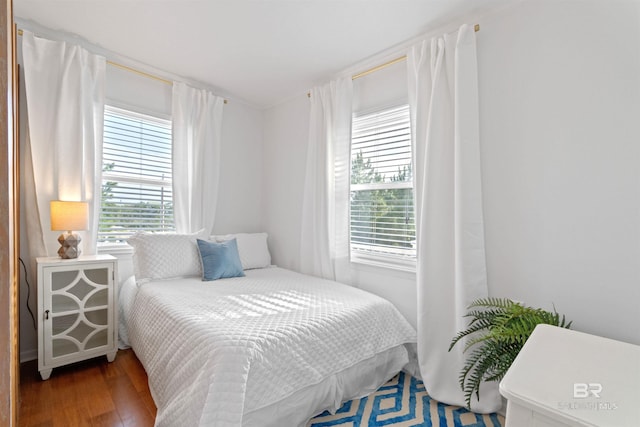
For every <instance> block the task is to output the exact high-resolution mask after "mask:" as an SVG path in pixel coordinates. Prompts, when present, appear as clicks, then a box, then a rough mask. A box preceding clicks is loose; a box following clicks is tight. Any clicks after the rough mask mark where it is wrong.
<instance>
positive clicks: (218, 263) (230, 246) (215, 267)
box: [198, 239, 244, 281]
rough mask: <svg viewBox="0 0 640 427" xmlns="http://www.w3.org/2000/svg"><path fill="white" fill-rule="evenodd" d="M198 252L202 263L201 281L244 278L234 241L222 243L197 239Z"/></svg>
mask: <svg viewBox="0 0 640 427" xmlns="http://www.w3.org/2000/svg"><path fill="white" fill-rule="evenodd" d="M198 252H200V260H201V261H202V280H207V281H208V280H218V279H224V278H229V277H244V271H243V270H242V263H241V262H240V255H239V254H238V243H237V242H236V239H232V240H228V241H226V242H223V243H216V242H210V241H208V240H201V239H198Z"/></svg>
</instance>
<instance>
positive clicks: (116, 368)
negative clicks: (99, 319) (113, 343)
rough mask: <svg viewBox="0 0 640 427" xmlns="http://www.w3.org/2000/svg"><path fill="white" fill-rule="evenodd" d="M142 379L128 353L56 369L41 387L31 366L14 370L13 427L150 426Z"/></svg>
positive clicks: (150, 404)
mask: <svg viewBox="0 0 640 427" xmlns="http://www.w3.org/2000/svg"><path fill="white" fill-rule="evenodd" d="M155 416H156V407H155V404H154V403H153V399H152V398H151V394H150V393H149V387H148V385H147V374H146V373H145V371H144V368H143V367H142V365H141V364H140V362H139V361H138V359H137V358H136V356H135V354H134V353H133V351H132V350H120V351H118V355H117V357H116V359H115V360H114V361H113V363H108V362H107V358H106V357H104V356H103V357H99V358H96V359H91V360H87V361H84V362H80V363H76V364H73V365H70V366H64V367H60V368H56V369H54V370H53V372H52V374H51V378H49V379H48V380H47V381H42V379H41V378H40V374H39V373H38V363H37V361H35V360H34V361H31V362H27V363H24V364H22V366H21V367H20V414H19V426H24V427H35V426H38V427H45V426H47V427H48V426H54V427H57V426H65V427H70V426H105V427H111V426H114V427H115V426H123V427H124V426H131V427H133V426H135V427H145V426H153V421H154V419H155Z"/></svg>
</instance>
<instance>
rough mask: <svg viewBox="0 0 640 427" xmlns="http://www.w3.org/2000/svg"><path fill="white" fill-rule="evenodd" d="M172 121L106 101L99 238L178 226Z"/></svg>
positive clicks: (112, 238) (111, 240)
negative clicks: (172, 181)
mask: <svg viewBox="0 0 640 427" xmlns="http://www.w3.org/2000/svg"><path fill="white" fill-rule="evenodd" d="M171 192H172V189H171V121H170V120H165V119H161V118H157V117H152V116H148V115H144V114H140V113H136V112H133V111H128V110H123V109H121V108H115V107H112V106H105V112H104V142H103V160H102V205H101V211H100V225H99V228H98V241H99V242H103V243H104V242H109V243H120V242H123V241H124V240H125V239H126V238H127V237H129V236H131V235H132V234H133V233H135V232H137V231H155V232H158V231H173V230H174V223H173V202H172V195H171Z"/></svg>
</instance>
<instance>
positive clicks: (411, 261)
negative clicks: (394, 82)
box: [349, 103, 416, 272]
mask: <svg viewBox="0 0 640 427" xmlns="http://www.w3.org/2000/svg"><path fill="white" fill-rule="evenodd" d="M399 108H403V109H405V110H406V117H407V124H408V127H409V135H410V130H411V128H410V126H411V123H410V114H409V106H408V105H407V104H406V103H402V104H395V105H391V106H386V107H384V108H377V109H375V110H369V111H365V112H360V113H355V114H354V115H353V121H354V123H356V122H357V120H358V119H359V118H363V117H367V116H371V115H374V114H379V113H384V112H388V111H391V110H396V109H399ZM352 130H353V131H355V126H353V125H352ZM354 133H355V132H354ZM354 137H356V136H355V135H352V144H353V141H354V139H353V138H354ZM409 149H410V150H411V149H412V147H411V136H409ZM353 150H354V146H352V152H351V162H353V158H354V157H353V156H354V153H353ZM412 156H413V153H410V155H409V160H410V162H411V157H412ZM352 165H353V163H352ZM350 173H351V170H350ZM349 182H350V183H351V176H350V180H349ZM389 189H411V190H412V191H411V196H412V197H413V179H411V181H396V182H389V181H385V182H377V183H365V184H350V191H349V194H350V198H351V195H352V193H353V192H354V191H369V190H389ZM351 207H352V203H351V199H350V202H349V208H350V211H349V244H350V258H351V262H353V263H359V264H367V265H371V266H376V267H382V268H391V269H395V270H401V271H408V272H415V270H416V253H415V246H414V250H413V254H412V255H409V254H406V251H405V254H404V255H394V254H392V253H391V252H392V251H388V252H385V251H380V252H377V251H372V250H370V249H369V250H367V249H364V246H366V245H358V243H354V242H353V241H352V226H353V221H352V216H351ZM412 207H413V204H412ZM412 214H413V222H414V232H415V211H413V212H412ZM414 240H415V235H414ZM359 246H360V247H359ZM388 249H391V248H388Z"/></svg>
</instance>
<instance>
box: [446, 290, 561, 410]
mask: <svg viewBox="0 0 640 427" xmlns="http://www.w3.org/2000/svg"><path fill="white" fill-rule="evenodd" d="M468 310H469V312H468V313H467V314H466V315H465V317H470V318H471V321H470V322H469V326H468V328H467V329H465V330H464V331H460V332H459V333H458V334H457V335H456V336H455V337H454V338H453V339H452V340H451V345H450V346H449V351H451V349H452V348H453V347H454V346H455V345H456V344H457V343H458V342H459V341H460V340H462V339H463V338H465V337H468V339H466V340H465V341H466V342H465V346H464V352H465V353H466V352H467V351H469V350H471V353H470V354H469V356H468V357H467V360H466V363H465V366H464V367H463V368H462V370H461V371H460V376H459V381H460V387H461V388H462V390H463V391H464V395H465V399H466V402H467V408H470V407H471V396H473V395H474V394H475V395H476V398H478V399H480V384H481V383H482V382H483V381H500V380H501V379H502V377H504V375H505V374H506V372H507V369H509V367H510V366H511V364H512V363H513V361H514V359H515V358H516V356H517V355H518V353H519V352H520V349H521V348H522V346H523V345H524V343H525V342H526V341H527V339H528V338H529V336H530V335H531V333H532V332H533V329H534V328H535V327H536V325H538V324H540V323H544V324H548V325H554V326H560V327H562V328H570V327H571V322H568V323H567V322H566V320H565V317H564V315H563V316H562V317H561V316H560V315H559V314H558V313H557V312H556V311H555V308H554V310H553V313H552V312H550V311H546V310H543V309H540V308H532V307H528V306H525V305H523V304H520V303H518V302H515V301H512V300H510V299H506V298H482V299H478V300H475V301H473V302H472V303H471V305H469V307H468Z"/></svg>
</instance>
